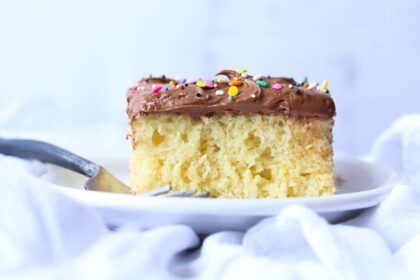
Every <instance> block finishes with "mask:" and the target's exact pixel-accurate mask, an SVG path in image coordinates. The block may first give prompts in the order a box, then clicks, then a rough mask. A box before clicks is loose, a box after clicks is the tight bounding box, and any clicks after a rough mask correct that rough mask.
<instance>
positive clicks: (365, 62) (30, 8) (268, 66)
mask: <svg viewBox="0 0 420 280" xmlns="http://www.w3.org/2000/svg"><path fill="white" fill-rule="evenodd" d="M419 15H420V2H419V1H414V0H413V1H410V0H401V1H397V0H386V1H362V0H351V1H350V0H345V1H318V2H315V1H308V0H298V1H292V0H284V1H274V0H263V1H239V0H238V1H210V0H208V1H193V0H188V1H187V0H185V1H161V0H160V1H130V0H120V1H99V0H93V1H84V0H73V1H53V0H38V1H34V0H20V1H19V0H15V1H12V0H1V1H0V104H1V108H2V110H1V111H0V119H2V120H6V121H3V123H1V124H0V125H1V126H2V127H3V128H6V129H11V130H15V131H22V130H27V129H39V130H45V129H56V130H57V131H59V130H60V131H62V130H63V129H66V128H67V127H69V128H70V127H75V126H79V127H82V126H84V127H85V126H87V127H92V129H95V127H97V125H100V124H101V123H102V124H103V123H107V124H109V123H113V124H115V125H116V126H118V127H125V126H126V125H127V120H126V115H125V101H126V100H125V91H126V89H127V88H128V87H129V86H131V85H132V84H133V83H134V82H135V81H137V80H138V79H139V78H140V77H141V76H144V75H148V74H149V73H153V74H156V75H161V74H166V75H168V76H173V77H193V78H198V77H208V78H212V77H213V76H212V75H213V74H214V73H216V72H217V71H218V70H220V69H223V68H233V69H240V68H247V69H248V70H249V72H250V73H251V74H273V75H287V76H294V77H297V78H298V77H303V76H309V78H310V79H314V80H318V81H321V80H323V79H329V80H330V89H331V92H332V95H333V97H334V98H335V100H336V105H337V112H338V113H337V117H336V128H335V145H336V149H337V150H338V151H343V152H348V153H354V154H363V153H366V152H368V151H369V149H370V147H371V144H372V142H373V140H374V139H375V138H376V137H377V135H378V134H379V133H380V132H381V131H383V130H384V129H385V128H386V127H388V126H389V125H390V124H391V122H392V121H393V120H394V119H396V118H397V117H398V116H400V115H402V114H405V113H411V112H416V111H419V109H420V91H419V90H418V88H419V86H420V79H419V70H418V65H419V64H420V52H419V49H420V35H419V34H420V16H419ZM16 112H20V113H19V116H18V117H16V115H15V113H16ZM8 116H10V117H9V118H8ZM98 133H99V134H100V131H98ZM103 136H104V137H106V135H103ZM74 137H79V136H77V135H74ZM99 137H101V135H99ZM121 137H124V136H123V135H121Z"/></svg>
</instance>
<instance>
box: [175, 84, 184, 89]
mask: <svg viewBox="0 0 420 280" xmlns="http://www.w3.org/2000/svg"><path fill="white" fill-rule="evenodd" d="M176 88H179V89H184V88H185V86H184V85H176Z"/></svg>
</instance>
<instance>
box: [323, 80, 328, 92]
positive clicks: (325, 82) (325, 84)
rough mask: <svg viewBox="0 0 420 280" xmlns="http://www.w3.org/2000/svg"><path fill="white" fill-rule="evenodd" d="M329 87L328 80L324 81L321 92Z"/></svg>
mask: <svg viewBox="0 0 420 280" xmlns="http://www.w3.org/2000/svg"><path fill="white" fill-rule="evenodd" d="M327 87H328V80H324V81H323V82H322V84H321V91H322V92H324V90H326V89H327Z"/></svg>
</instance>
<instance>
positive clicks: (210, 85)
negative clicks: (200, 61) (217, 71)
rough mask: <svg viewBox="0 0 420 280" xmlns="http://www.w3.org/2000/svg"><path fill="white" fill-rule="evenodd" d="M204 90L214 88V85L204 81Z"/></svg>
mask: <svg viewBox="0 0 420 280" xmlns="http://www.w3.org/2000/svg"><path fill="white" fill-rule="evenodd" d="M206 88H214V84H213V82H212V81H206Z"/></svg>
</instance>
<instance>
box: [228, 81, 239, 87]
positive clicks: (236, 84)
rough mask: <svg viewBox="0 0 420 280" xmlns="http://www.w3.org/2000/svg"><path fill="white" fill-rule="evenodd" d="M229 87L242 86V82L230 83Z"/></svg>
mask: <svg viewBox="0 0 420 280" xmlns="http://www.w3.org/2000/svg"><path fill="white" fill-rule="evenodd" d="M229 85H231V86H240V85H242V82H241V81H232V82H230V83H229Z"/></svg>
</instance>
